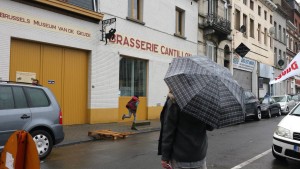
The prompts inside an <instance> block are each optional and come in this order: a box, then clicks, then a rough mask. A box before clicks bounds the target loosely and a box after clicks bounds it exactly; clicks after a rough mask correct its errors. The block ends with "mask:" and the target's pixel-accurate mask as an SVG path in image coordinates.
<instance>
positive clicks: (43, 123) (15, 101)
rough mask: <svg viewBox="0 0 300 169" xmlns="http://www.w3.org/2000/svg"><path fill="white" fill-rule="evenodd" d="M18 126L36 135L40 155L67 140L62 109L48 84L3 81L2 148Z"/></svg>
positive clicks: (0, 88) (0, 102)
mask: <svg viewBox="0 0 300 169" xmlns="http://www.w3.org/2000/svg"><path fill="white" fill-rule="evenodd" d="M16 130H26V131H28V132H29V133H30V134H31V135H32V137H33V140H34V142H35V144H36V146H37V150H38V153H39V157H40V159H44V158H46V157H47V156H48V155H49V154H50V152H51V150H52V147H53V145H55V144H58V143H60V142H62V141H63V139H64V132H63V126H62V112H61V109H60V106H59V104H58V103H57V101H56V99H55V96H54V95H53V93H52V92H51V91H50V90H49V89H48V88H46V87H43V86H38V85H31V84H22V83H13V82H1V81H0V151H2V149H3V148H4V145H5V143H6V141H7V140H8V138H9V137H10V135H11V134H12V133H13V132H15V131H16Z"/></svg>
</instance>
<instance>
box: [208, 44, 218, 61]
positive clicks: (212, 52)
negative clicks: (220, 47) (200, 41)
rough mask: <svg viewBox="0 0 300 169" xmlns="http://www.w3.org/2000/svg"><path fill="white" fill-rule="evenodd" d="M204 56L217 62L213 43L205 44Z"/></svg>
mask: <svg viewBox="0 0 300 169" xmlns="http://www.w3.org/2000/svg"><path fill="white" fill-rule="evenodd" d="M206 54H207V56H208V57H209V58H211V60H212V61H214V62H217V57H216V46H215V45H214V43H213V42H210V41H208V42H207V44H206Z"/></svg>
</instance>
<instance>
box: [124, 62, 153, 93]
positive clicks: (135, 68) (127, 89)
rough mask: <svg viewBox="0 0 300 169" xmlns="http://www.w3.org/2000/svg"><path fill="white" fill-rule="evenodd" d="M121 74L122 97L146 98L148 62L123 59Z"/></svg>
mask: <svg viewBox="0 0 300 169" xmlns="http://www.w3.org/2000/svg"><path fill="white" fill-rule="evenodd" d="M119 72H120V73H119V78H120V79H119V88H120V92H121V93H120V95H121V96H133V95H138V96H146V87H147V81H146V79H147V61H145V60H141V59H133V58H127V57H122V58H121V60H120V71H119Z"/></svg>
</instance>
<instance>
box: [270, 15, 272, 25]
mask: <svg viewBox="0 0 300 169" xmlns="http://www.w3.org/2000/svg"><path fill="white" fill-rule="evenodd" d="M272 23H273V17H272V15H270V24H272Z"/></svg>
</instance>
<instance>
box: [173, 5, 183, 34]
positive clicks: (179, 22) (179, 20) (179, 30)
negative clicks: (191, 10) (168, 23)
mask: <svg viewBox="0 0 300 169" xmlns="http://www.w3.org/2000/svg"><path fill="white" fill-rule="evenodd" d="M175 34H176V35H179V36H184V10H182V9H180V8H177V7H176V32H175Z"/></svg>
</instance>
